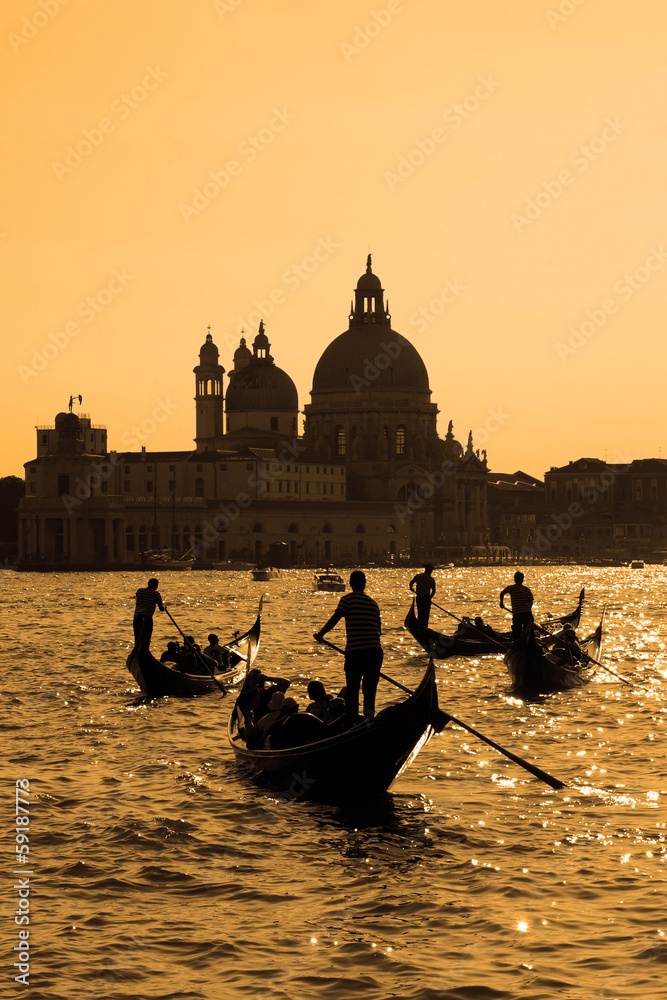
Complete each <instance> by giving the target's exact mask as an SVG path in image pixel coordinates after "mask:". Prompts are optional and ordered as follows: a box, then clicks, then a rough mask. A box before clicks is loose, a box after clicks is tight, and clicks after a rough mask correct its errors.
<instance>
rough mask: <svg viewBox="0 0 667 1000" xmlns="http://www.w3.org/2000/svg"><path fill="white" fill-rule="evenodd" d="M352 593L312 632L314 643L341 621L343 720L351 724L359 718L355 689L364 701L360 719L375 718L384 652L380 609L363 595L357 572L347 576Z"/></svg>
mask: <svg viewBox="0 0 667 1000" xmlns="http://www.w3.org/2000/svg"><path fill="white" fill-rule="evenodd" d="M350 587H351V589H352V592H351V593H350V594H345V595H344V596H343V597H341V599H340V601H339V602H338V607H337V608H336V610H335V611H334V613H333V614H332V616H331V618H330V619H329V621H328V622H327V623H326V625H324V626H323V627H322V628H321V629H320V631H319V632H316V633H315V638H316V639H317V641H318V642H321V640H322V639H323V638H324V636H325V635H326V633H327V632H330V631H331V629H332V628H333V627H334V626H335V625H336V624H337V623H338V622H339V621H340V620H341V618H344V619H345V631H346V635H347V642H346V644H345V681H346V686H347V695H346V698H345V718H346V722H347V724H348V725H354V724H355V723H356V721H357V717H358V715H359V687H360V686H361V690H362V694H363V701H364V720H365V721H370V720H371V719H372V718H373V716H374V715H375V692H376V691H377V686H378V681H379V680H380V670H381V669H382V658H383V655H384V651H383V649H382V643H381V641H380V633H381V631H382V625H381V622H380V609H379V607H378V605H377V603H376V602H375V601H374V600H373V598H372V597H369V596H368V594H366V593H364V591H365V588H366V575H365V573H362V572H361V570H355V571H354V572H353V573H351V574H350Z"/></svg>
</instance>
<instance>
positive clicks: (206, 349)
mask: <svg viewBox="0 0 667 1000" xmlns="http://www.w3.org/2000/svg"><path fill="white" fill-rule="evenodd" d="M193 371H194V375H195V414H196V431H195V444H196V446H197V451H215V449H216V448H219V447H220V442H221V438H222V436H223V434H224V416H223V399H222V376H223V375H224V374H225V369H224V368H223V367H222V365H221V364H219V354H218V348H217V347H216V346H215V344H214V343H213V337H212V336H211V328H210V327H209V328H208V333H207V334H206V341H205V343H204V344H202V347H201V350H200V351H199V364H198V365H197V367H196V368H194V369H193Z"/></svg>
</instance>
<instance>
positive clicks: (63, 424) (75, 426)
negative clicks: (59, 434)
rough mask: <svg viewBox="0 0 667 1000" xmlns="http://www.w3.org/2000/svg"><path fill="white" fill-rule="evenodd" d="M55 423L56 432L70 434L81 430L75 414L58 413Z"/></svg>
mask: <svg viewBox="0 0 667 1000" xmlns="http://www.w3.org/2000/svg"><path fill="white" fill-rule="evenodd" d="M55 423H56V430H57V431H64V432H65V433H69V434H71V433H75V432H76V431H79V430H81V421H80V420H79V418H78V417H77V415H76V413H58V414H56V421H55Z"/></svg>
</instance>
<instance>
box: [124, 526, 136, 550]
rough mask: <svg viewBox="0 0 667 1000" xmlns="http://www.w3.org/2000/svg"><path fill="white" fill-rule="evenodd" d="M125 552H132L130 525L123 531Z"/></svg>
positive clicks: (132, 532) (132, 535)
mask: <svg viewBox="0 0 667 1000" xmlns="http://www.w3.org/2000/svg"><path fill="white" fill-rule="evenodd" d="M125 551H126V552H134V528H133V527H132V525H131V524H128V526H127V528H126V529H125Z"/></svg>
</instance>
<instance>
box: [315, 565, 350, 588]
mask: <svg viewBox="0 0 667 1000" xmlns="http://www.w3.org/2000/svg"><path fill="white" fill-rule="evenodd" d="M313 588H314V589H315V590H322V591H325V592H327V593H341V592H342V591H343V590H345V581H344V580H343V578H342V576H340V575H339V574H338V573H334V572H332V571H331V570H326V571H325V572H324V573H316V574H315V577H314V579H313Z"/></svg>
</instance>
